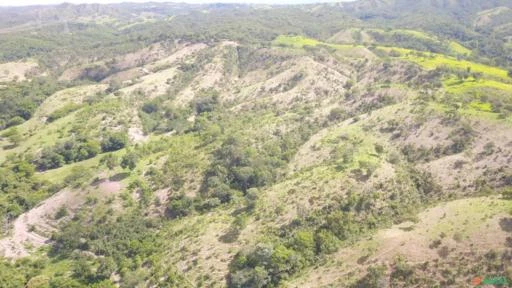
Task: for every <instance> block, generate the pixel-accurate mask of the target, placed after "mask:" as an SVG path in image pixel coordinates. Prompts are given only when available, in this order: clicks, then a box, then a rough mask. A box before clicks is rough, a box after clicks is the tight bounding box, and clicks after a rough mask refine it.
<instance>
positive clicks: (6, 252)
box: [0, 190, 85, 258]
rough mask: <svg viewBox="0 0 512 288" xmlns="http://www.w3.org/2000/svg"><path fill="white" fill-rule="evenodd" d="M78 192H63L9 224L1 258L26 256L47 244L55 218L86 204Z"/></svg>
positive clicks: (1, 244) (1, 242) (0, 246)
mask: <svg viewBox="0 0 512 288" xmlns="http://www.w3.org/2000/svg"><path fill="white" fill-rule="evenodd" d="M84 195H85V192H84V191H81V190H62V191H60V192H58V193H57V194H55V195H53V196H51V197H50V198H48V199H46V200H45V201H43V202H42V203H41V204H39V205H38V206H37V207H35V208H33V209H31V210H29V211H27V212H25V213H23V214H21V215H20V216H19V217H18V218H16V220H14V222H13V223H12V231H11V232H10V234H9V235H8V236H7V237H6V238H3V239H0V255H3V256H4V257H6V258H21V257H25V256H28V255H29V253H30V251H31V250H33V249H35V248H38V247H41V246H42V245H44V244H45V243H47V242H48V240H49V236H50V234H51V233H52V232H53V231H54V230H55V224H57V222H58V221H57V220H56V219H55V215H56V213H57V211H58V210H59V209H61V207H65V208H66V209H67V210H68V211H72V210H74V209H76V208H78V207H79V206H80V205H82V204H83V203H84V201H85V197H84Z"/></svg>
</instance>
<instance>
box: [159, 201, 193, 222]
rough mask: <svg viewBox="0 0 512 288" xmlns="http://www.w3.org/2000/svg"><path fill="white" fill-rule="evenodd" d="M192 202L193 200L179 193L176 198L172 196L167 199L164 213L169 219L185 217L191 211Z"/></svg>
mask: <svg viewBox="0 0 512 288" xmlns="http://www.w3.org/2000/svg"><path fill="white" fill-rule="evenodd" d="M193 203H194V202H193V200H192V198H190V197H187V196H185V195H180V196H178V197H176V198H173V199H171V200H170V201H169V205H168V206H167V211H166V215H167V216H168V217H169V218H171V219H175V218H182V217H185V216H187V215H189V214H190V213H192V211H193Z"/></svg>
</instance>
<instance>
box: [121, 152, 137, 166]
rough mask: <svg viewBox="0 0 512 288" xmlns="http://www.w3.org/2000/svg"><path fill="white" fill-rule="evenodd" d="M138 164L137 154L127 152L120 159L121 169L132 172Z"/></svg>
mask: <svg viewBox="0 0 512 288" xmlns="http://www.w3.org/2000/svg"><path fill="white" fill-rule="evenodd" d="M138 162H139V154H137V153H136V152H134V151H128V152H126V154H124V156H123V158H122V159H121V167H122V168H123V169H126V168H128V169H130V170H133V169H135V167H137V163H138Z"/></svg>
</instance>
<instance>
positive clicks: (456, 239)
mask: <svg viewBox="0 0 512 288" xmlns="http://www.w3.org/2000/svg"><path fill="white" fill-rule="evenodd" d="M511 208H512V203H511V202H510V201H508V200H501V199H498V198H496V197H480V198H469V199H461V200H455V201H451V202H447V203H443V204H439V205H437V206H435V207H432V208H429V209H426V210H425V211H423V212H421V213H420V214H419V215H418V219H419V220H418V222H415V223H413V222H406V223H401V224H398V225H394V226H393V227H391V228H389V229H383V230H380V231H378V232H377V233H376V234H375V235H374V236H372V237H371V238H369V239H367V240H363V241H360V242H358V243H356V244H354V245H351V246H348V247H346V248H342V249H340V250H339V251H338V252H337V253H336V254H334V255H331V256H328V258H327V259H326V261H325V264H324V265H320V266H319V267H317V268H312V269H310V270H309V271H307V273H304V275H303V276H301V277H299V278H298V279H297V280H295V281H291V282H290V283H287V284H286V285H284V287H311V288H312V287H333V286H334V287H346V286H348V285H349V284H350V282H351V281H353V279H355V278H359V277H361V276H362V274H361V273H362V272H364V271H366V267H368V266H371V265H374V264H379V263H380V264H386V263H392V262H393V261H394V260H395V259H396V257H397V256H401V257H404V258H405V259H406V260H407V262H408V263H410V264H416V263H424V262H428V261H431V262H433V261H439V260H442V256H441V255H440V248H441V247H443V246H446V247H448V250H449V251H457V252H458V253H473V254H484V253H486V252H488V251H489V250H491V249H494V250H496V251H501V250H504V249H506V248H507V246H506V242H507V237H510V228H509V227H507V226H506V225H505V224H504V223H506V219H508V217H509V213H508V212H509V211H510V209H511ZM434 241H440V243H438V244H433V243H435V242H434ZM443 257H445V256H444V255H443Z"/></svg>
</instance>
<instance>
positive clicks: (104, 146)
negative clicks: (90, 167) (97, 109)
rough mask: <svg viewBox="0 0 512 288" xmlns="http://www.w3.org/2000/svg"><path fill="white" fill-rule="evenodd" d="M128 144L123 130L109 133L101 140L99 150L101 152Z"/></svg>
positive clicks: (121, 147) (114, 149)
mask: <svg viewBox="0 0 512 288" xmlns="http://www.w3.org/2000/svg"><path fill="white" fill-rule="evenodd" d="M126 144H128V135H127V134H126V133H125V132H114V133H109V134H107V135H105V136H104V137H103V140H102V141H101V150H102V151H103V152H110V151H116V150H119V149H123V148H124V147H125V146H126Z"/></svg>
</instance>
